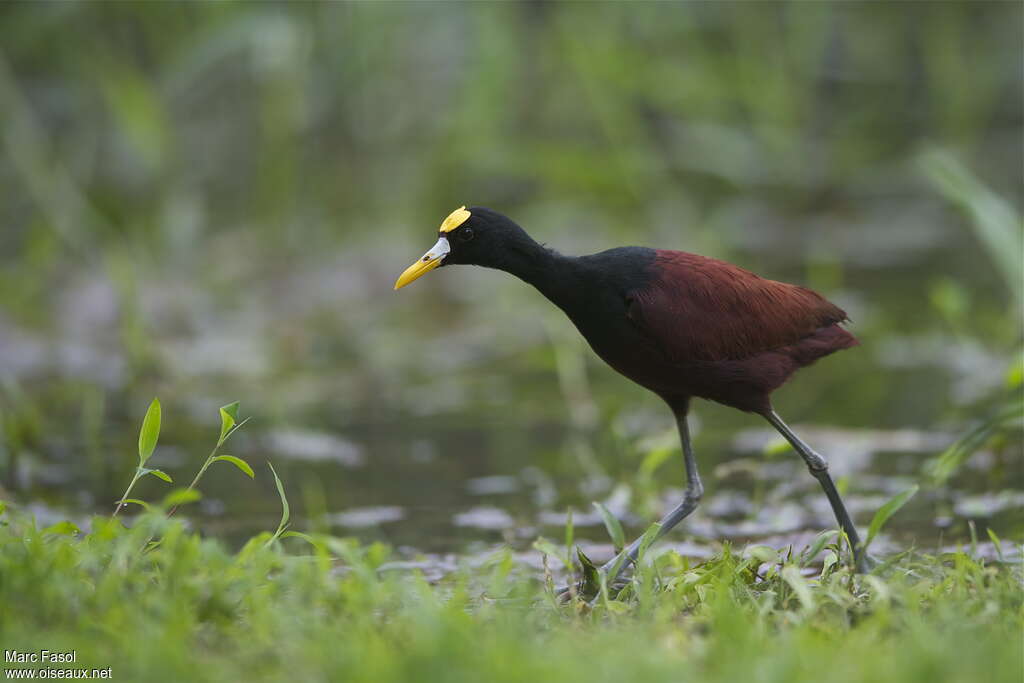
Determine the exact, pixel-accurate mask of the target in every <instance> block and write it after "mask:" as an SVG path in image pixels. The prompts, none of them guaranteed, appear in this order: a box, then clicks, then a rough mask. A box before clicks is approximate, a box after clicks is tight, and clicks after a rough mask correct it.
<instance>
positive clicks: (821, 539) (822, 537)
mask: <svg viewBox="0 0 1024 683" xmlns="http://www.w3.org/2000/svg"><path fill="white" fill-rule="evenodd" d="M838 533H839V532H838V531H836V530H835V529H828V530H827V531H822V532H821V533H820V534H818V536H817V537H816V538H815V539H814V542H813V543H811V545H810V547H809V548H807V549H806V550H805V551H804V552H803V554H802V555H801V558H800V565H801V566H803V565H806V564H807V563H808V562H812V561H814V558H815V557H817V556H818V553H820V552H821V550H822V548H824V547H825V546H826V545H828V543H829V541H831V540H832V539H833V538H835V536H836V534H838Z"/></svg>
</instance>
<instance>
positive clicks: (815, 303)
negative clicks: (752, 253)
mask: <svg viewBox="0 0 1024 683" xmlns="http://www.w3.org/2000/svg"><path fill="white" fill-rule="evenodd" d="M654 273H655V276H654V278H653V279H652V281H651V282H650V284H648V285H647V286H646V287H644V288H642V289H638V290H635V291H633V292H631V293H630V294H629V296H628V297H627V298H628V316H629V318H630V320H632V321H633V322H634V324H635V325H636V326H637V327H638V328H639V329H640V330H641V331H642V332H643V333H644V334H645V336H647V337H648V338H649V339H650V340H651V341H652V342H653V343H654V344H656V345H657V346H658V347H659V348H660V349H661V351H662V353H664V354H665V356H666V357H668V358H669V359H670V360H672V361H674V362H687V361H693V360H705V361H718V360H731V359H742V358H748V357H750V356H753V355H756V354H758V353H763V352H765V351H771V350H774V349H779V348H782V347H786V346H789V345H792V344H796V343H798V342H800V341H801V340H802V339H804V338H806V337H808V336H810V335H813V334H814V333H815V331H816V330H818V329H820V328H823V327H828V326H830V325H835V324H837V323H840V322H843V321H844V320H846V313H845V312H843V310H842V309H840V308H839V307H838V306H835V305H834V304H832V303H829V302H828V301H827V300H825V298H823V297H822V296H820V295H819V294H817V293H816V292H813V291H811V290H809V289H806V288H804V287H798V286H796V285H790V284H786V283H783V282H776V281H774V280H766V279H764V278H762V277H759V276H757V275H755V274H753V273H751V272H750V271H747V270H744V269H743V268H740V267H739V266H735V265H733V264H731V263H726V262H724V261H719V260H716V259H711V258H707V257H704V256H699V255H697V254H689V253H685V252H679V251H660V252H658V255H657V258H656V259H655V262H654Z"/></svg>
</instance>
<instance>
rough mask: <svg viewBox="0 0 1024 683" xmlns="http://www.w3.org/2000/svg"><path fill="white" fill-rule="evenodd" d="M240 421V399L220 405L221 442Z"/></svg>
mask: <svg viewBox="0 0 1024 683" xmlns="http://www.w3.org/2000/svg"><path fill="white" fill-rule="evenodd" d="M236 422H238V401H235V402H234V403H229V404H227V405H226V406H221V407H220V439H219V442H220V443H224V439H226V438H228V434H230V433H231V428H232V427H234V426H235V423H236Z"/></svg>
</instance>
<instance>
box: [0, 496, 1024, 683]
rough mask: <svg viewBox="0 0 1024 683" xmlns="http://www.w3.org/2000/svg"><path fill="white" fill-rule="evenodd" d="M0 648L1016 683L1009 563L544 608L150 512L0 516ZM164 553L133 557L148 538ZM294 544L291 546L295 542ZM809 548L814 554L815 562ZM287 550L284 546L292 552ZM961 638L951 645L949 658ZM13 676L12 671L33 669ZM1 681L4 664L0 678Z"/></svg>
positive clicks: (200, 665)
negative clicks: (236, 542)
mask: <svg viewBox="0 0 1024 683" xmlns="http://www.w3.org/2000/svg"><path fill="white" fill-rule="evenodd" d="M0 520H2V521H0V551H2V552H0V576H3V578H4V580H3V581H0V600H2V603H3V605H4V609H3V611H2V612H0V637H2V638H3V641H4V646H5V648H8V649H14V650H22V651H37V650H38V649H39V648H40V646H41V644H43V643H45V647H47V648H48V649H50V650H51V651H70V650H74V651H75V652H76V654H77V658H78V659H77V661H76V662H75V664H74V666H75V667H83V668H102V669H105V668H107V667H110V668H111V669H112V675H113V678H114V680H145V681H165V680H166V681H180V680H192V681H223V680H253V681H262V680H268V681H269V680H280V679H281V678H282V677H291V678H296V679H300V680H304V681H321V680H352V681H374V682H377V681H392V680H394V681H407V680H417V681H442V680H444V681H451V680H458V681H463V680H465V681H468V680H488V681H522V680H527V679H528V680H586V681H622V680H645V681H661V680H665V681H677V680H680V678H683V679H685V680H700V681H735V680H737V679H738V678H751V677H753V678H755V679H756V680H758V681H765V682H774V681H780V682H781V681H785V682H786V683H801V682H803V681H818V680H821V676H822V671H828V672H830V673H829V677H830V679H834V680H837V681H843V682H846V681H851V682H852V681H871V682H872V683H874V682H876V681H899V682H900V683H915V682H917V681H920V682H921V683H926V682H931V681H935V680H942V681H950V682H951V683H961V682H962V683H974V682H975V681H981V680H985V681H992V682H993V683H997V682H998V683H1002V682H1004V681H1006V682H1009V681H1015V680H1017V679H1018V678H1019V674H1020V661H1021V641H1020V637H1019V636H1020V631H1021V626H1022V624H1021V607H1022V604H1021V591H1020V581H1021V578H1022V577H1021V575H1020V567H1019V566H1017V567H1011V566H1007V565H1003V566H998V565H995V566H989V565H986V564H985V563H984V562H979V561H976V560H974V559H972V558H971V557H969V556H968V555H966V554H965V553H962V552H956V553H950V554H947V555H944V556H942V557H931V556H924V555H916V554H907V555H904V556H902V557H900V558H896V559H895V560H894V561H893V562H892V563H890V564H889V566H887V567H885V568H884V569H882V570H878V571H876V573H875V574H873V575H871V576H851V575H850V574H849V573H848V570H846V569H844V568H841V567H840V566H838V565H837V564H836V563H835V562H834V560H831V561H830V554H829V553H831V552H832V551H826V554H825V559H824V562H823V564H822V565H821V568H820V570H819V569H818V568H817V567H804V566H803V559H802V558H796V557H780V556H779V555H778V554H777V553H776V551H775V550H774V549H771V548H766V547H764V546H755V547H752V548H748V549H747V550H746V551H745V552H744V553H742V554H738V553H734V552H730V551H729V550H728V549H727V550H726V552H725V553H723V554H722V555H720V556H717V557H715V558H713V559H711V560H708V561H706V562H702V563H699V564H696V565H694V564H691V563H690V562H689V561H687V560H685V559H683V558H681V557H680V556H678V555H676V554H675V553H667V554H662V555H660V556H659V557H657V558H655V560H654V562H653V563H652V564H650V565H646V564H645V565H644V568H643V570H642V571H641V572H640V575H639V576H638V577H637V578H636V579H635V580H634V581H633V582H632V584H631V592H630V594H629V595H628V596H625V597H620V598H619V599H612V598H611V597H609V596H607V595H605V596H604V597H603V598H602V599H600V600H598V601H596V602H595V603H594V604H593V606H588V604H587V603H586V602H585V601H583V600H575V601H573V602H571V603H569V604H567V605H563V606H559V605H557V604H556V603H555V601H554V596H553V595H552V594H551V593H550V591H548V592H547V593H546V596H547V600H545V599H544V596H545V592H544V590H543V589H542V587H541V586H540V585H538V580H537V579H536V578H535V577H531V576H524V575H523V574H522V573H521V572H520V571H519V570H518V569H517V565H516V562H515V561H514V560H513V558H512V556H511V554H510V552H509V551H508V550H507V549H506V550H504V551H502V552H499V553H496V554H494V555H492V556H491V557H489V558H488V559H487V560H486V562H485V563H483V564H481V565H479V566H478V567H476V568H475V569H470V568H468V567H466V568H463V569H461V570H460V571H459V572H458V573H456V574H454V575H452V576H450V577H449V578H448V579H447V580H445V581H444V582H443V583H442V584H440V585H437V586H432V585H430V584H428V583H427V582H426V581H425V580H423V578H422V577H421V576H419V575H416V574H408V573H405V572H403V571H401V569H400V567H399V566H398V565H397V564H396V563H394V562H392V561H390V557H389V550H388V548H386V547H385V546H382V545H379V544H377V545H372V546H361V545H359V544H358V543H355V542H353V541H352V540H351V539H341V538H336V537H333V536H316V537H311V538H310V541H311V542H312V544H313V545H312V550H311V551H308V550H305V549H309V548H310V547H311V546H309V545H308V544H306V543H305V542H302V541H297V540H296V541H291V542H292V543H302V544H303V545H302V548H299V547H298V546H296V550H294V551H292V552H285V551H284V550H283V549H282V547H281V542H276V543H274V544H272V545H270V546H267V545H266V542H267V541H268V540H270V537H271V534H270V533H269V532H264V533H263V534H261V535H260V536H257V537H255V538H253V539H251V540H250V541H249V542H248V543H247V544H246V545H245V547H244V548H242V549H241V550H240V551H239V552H238V553H237V554H232V553H229V552H227V551H226V550H225V549H224V547H223V546H222V545H221V544H220V542H218V541H217V540H211V539H203V538H201V537H200V536H199V535H198V534H196V533H193V532H189V531H186V530H185V528H184V527H183V526H182V524H181V523H180V522H171V521H168V520H167V519H166V518H164V516H163V514H162V513H161V512H159V511H153V512H150V513H147V514H146V515H144V516H143V517H142V518H141V519H140V520H139V522H138V523H137V524H136V525H135V526H134V527H133V528H132V529H125V528H124V527H123V526H121V525H120V523H118V522H117V521H112V520H109V519H103V518H95V519H94V520H92V524H91V526H92V529H93V531H92V532H91V533H90V534H88V535H84V536H81V537H77V536H78V533H77V530H76V529H75V528H74V527H73V525H70V524H69V523H64V524H63V525H57V526H54V527H51V528H46V529H40V528H38V527H36V526H35V525H34V523H33V522H32V521H30V520H26V519H24V518H23V517H20V516H18V515H12V514H11V513H10V512H7V513H6V514H5V515H4V516H3V517H2V518H0ZM153 534H159V535H160V537H161V538H162V543H161V544H160V545H159V546H158V547H157V548H155V549H154V550H151V551H149V552H146V553H142V552H140V549H141V548H142V547H144V546H145V545H146V543H147V538H148V537H151V535H153ZM303 548H305V549H303ZM820 550H821V547H820V546H819V547H818V550H816V551H813V552H814V554H817V553H818V552H820ZM303 553H304V554H303ZM964 643H970V647H964V646H963V645H964ZM38 666H39V665H32V666H30V667H28V668H37V667H38ZM5 667H6V668H8V669H13V668H15V666H14V665H11V664H5Z"/></svg>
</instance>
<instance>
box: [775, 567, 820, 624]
mask: <svg viewBox="0 0 1024 683" xmlns="http://www.w3.org/2000/svg"><path fill="white" fill-rule="evenodd" d="M782 579H783V580H784V581H785V582H786V583H788V584H789V587H790V588H792V589H793V592H794V593H795V594H796V597H797V599H799V600H800V606H801V607H803V609H804V611H805V612H810V611H811V610H813V609H814V593H812V592H811V586H810V584H809V583H807V580H806V579H805V578H804V577H803V576H801V575H800V570H799V569H797V568H796V566H795V565H792V564H787V565H786V566H785V567H783V568H782Z"/></svg>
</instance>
